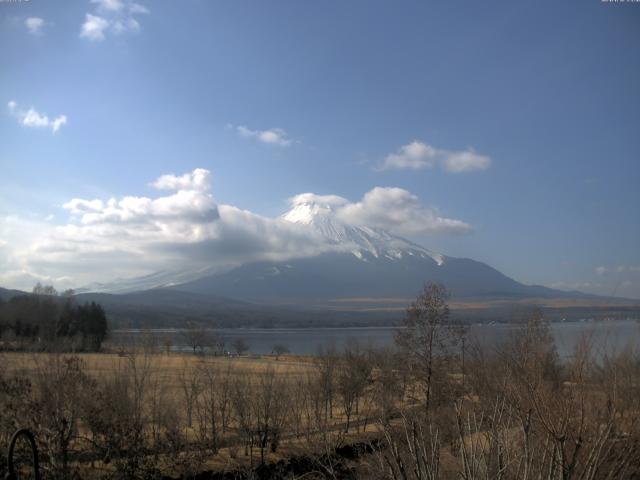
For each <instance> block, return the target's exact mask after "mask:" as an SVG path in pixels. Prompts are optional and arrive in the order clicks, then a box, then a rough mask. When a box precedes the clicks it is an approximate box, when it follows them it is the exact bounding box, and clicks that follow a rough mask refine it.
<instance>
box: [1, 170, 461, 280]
mask: <svg viewBox="0 0 640 480" xmlns="http://www.w3.org/2000/svg"><path fill="white" fill-rule="evenodd" d="M150 186H151V187H152V188H154V189H155V190H157V191H158V192H159V195H158V196H155V197H154V198H151V197H146V196H134V195H127V196H124V197H122V198H109V199H106V200H105V199H84V198H72V199H71V200H69V201H67V202H66V203H64V204H63V205H62V207H63V209H64V210H65V211H66V212H68V215H69V217H68V220H67V221H66V222H65V223H63V224H59V225H54V224H52V223H51V222H48V221H44V220H26V219H23V218H20V217H16V216H12V217H2V218H0V267H1V268H0V271H1V272H2V273H0V284H2V285H4V286H10V287H15V288H30V287H31V286H32V285H33V283H34V282H35V281H46V282H52V283H55V284H56V285H57V286H58V287H59V288H66V287H78V286H81V285H83V284H87V283H91V282H95V281H111V280H113V279H116V278H128V277H133V276H138V275H145V274H150V273H153V272H158V271H171V270H176V271H177V270H184V269H198V268H201V269H208V270H211V271H216V270H224V269H228V268H232V267H235V266H238V265H241V264H244V263H247V262H252V261H260V260H270V261H283V260H287V259H291V258H303V257H309V256H314V255H317V254H320V253H323V252H326V251H330V250H340V249H345V248H348V246H344V245H336V244H331V243H328V242H327V241H326V238H323V237H322V236H321V235H318V233H317V232H316V231H314V230H313V229H309V228H306V227H305V225H304V224H300V223H294V222H290V221H286V220H285V219H284V218H282V217H278V218H269V217H265V216H262V215H259V214H256V213H253V212H251V211H248V210H243V209H241V208H238V207H236V206H232V205H226V204H220V203H218V202H217V201H216V200H215V199H214V197H213V194H212V188H211V173H210V172H209V171H208V170H206V169H202V168H197V169H195V170H193V171H192V172H189V173H186V174H183V175H175V174H166V175H161V176H160V177H158V178H157V179H156V180H155V181H153V182H151V183H150ZM301 203H306V204H309V205H317V206H319V207H320V208H325V209H327V211H328V212H329V213H330V214H331V215H332V216H333V217H334V218H335V219H336V221H339V222H343V223H345V224H352V225H362V226H368V227H374V228H381V229H384V230H389V231H391V232H394V233H397V234H402V235H411V234H452V233H466V232H468V231H470V229H471V226H470V225H468V224H467V223H465V222H463V221H461V220H457V219H453V218H447V217H444V216H442V215H441V214H439V213H438V211H437V210H436V209H435V208H433V207H428V206H424V205H422V204H421V203H420V200H419V199H418V197H417V196H415V195H413V194H411V193H410V192H408V191H407V190H404V189H401V188H389V187H384V188H383V187H375V188H373V189H371V190H370V191H368V192H366V193H365V194H364V196H363V197H362V199H360V200H358V201H355V202H353V201H350V200H348V199H346V198H343V197H340V196H337V195H316V194H314V193H304V194H300V195H297V196H294V197H293V198H291V199H290V204H291V207H292V208H295V207H296V206H298V205H300V204H301Z"/></svg>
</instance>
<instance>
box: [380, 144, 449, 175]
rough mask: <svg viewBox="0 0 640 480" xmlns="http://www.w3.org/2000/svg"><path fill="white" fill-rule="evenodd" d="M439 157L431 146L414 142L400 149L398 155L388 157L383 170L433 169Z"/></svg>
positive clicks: (392, 154) (393, 154)
mask: <svg viewBox="0 0 640 480" xmlns="http://www.w3.org/2000/svg"><path fill="white" fill-rule="evenodd" d="M437 156H438V151H437V150H436V149H435V148H433V147H432V146H431V145H427V144H426V143H423V142H418V141H417V140H414V141H413V142H411V143H409V144H407V145H403V146H402V147H400V148H399V149H398V152H397V153H390V154H389V155H387V156H386V158H385V159H384V163H383V164H382V166H381V169H383V170H385V169H388V168H411V169H414V170H418V169H421V168H431V167H433V166H434V165H435V163H436V158H437Z"/></svg>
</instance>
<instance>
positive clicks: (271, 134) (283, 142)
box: [236, 125, 293, 147]
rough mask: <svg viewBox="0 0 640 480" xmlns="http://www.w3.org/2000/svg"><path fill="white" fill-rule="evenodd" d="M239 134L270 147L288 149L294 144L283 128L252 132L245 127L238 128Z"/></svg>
mask: <svg viewBox="0 0 640 480" xmlns="http://www.w3.org/2000/svg"><path fill="white" fill-rule="evenodd" d="M236 130H237V132H238V133H239V134H240V135H241V136H243V137H245V138H255V139H256V140H258V141H260V142H262V143H267V144H270V145H277V146H280V147H288V146H289V145H291V144H292V143H293V142H292V140H291V139H290V138H289V136H288V134H287V132H285V131H284V130H283V129H281V128H270V129H269V130H251V129H250V128H247V127H245V126H243V125H239V126H238V127H237V128H236Z"/></svg>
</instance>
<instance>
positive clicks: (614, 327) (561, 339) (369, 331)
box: [110, 320, 640, 357]
mask: <svg viewBox="0 0 640 480" xmlns="http://www.w3.org/2000/svg"><path fill="white" fill-rule="evenodd" d="M519 328H521V327H520V326H518V325H515V324H493V325H472V326H471V327H470V329H469V338H470V339H475V340H476V341H478V342H480V344H482V345H484V346H488V347H491V346H498V345H500V344H501V343H502V342H504V341H505V340H508V339H509V337H510V335H511V334H512V333H513V332H514V331H516V330H517V329H519ZM396 330H397V327H354V328H292V329H261V328H246V329H244V328H237V329H216V330H212V331H211V332H212V333H216V334H218V335H222V337H223V338H224V341H225V345H226V347H225V348H226V349H227V350H231V345H232V343H233V341H234V340H236V339H238V338H242V339H243V340H244V341H246V342H247V344H248V345H249V351H250V352H251V353H255V354H269V353H271V352H272V350H273V346H274V345H286V346H287V348H288V349H289V351H290V352H291V353H293V354H299V355H309V354H315V353H317V352H318V350H319V349H320V348H324V349H326V348H328V347H331V346H333V347H335V348H336V349H338V350H342V349H343V348H344V347H345V345H347V344H348V343H349V342H354V341H357V342H358V343H359V344H360V345H361V346H364V347H369V346H370V347H386V346H391V345H392V344H393V336H394V332H395V331H396ZM551 333H552V335H553V337H554V340H555V342H556V347H557V349H558V353H559V354H560V355H561V356H562V357H569V356H571V355H572V354H573V351H574V350H575V347H576V345H577V343H578V342H579V341H580V339H581V338H583V336H584V335H590V336H591V337H592V341H593V343H594V345H595V346H596V347H597V348H599V349H601V350H602V351H611V350H614V349H621V348H624V347H626V346H628V345H632V346H635V347H636V348H639V347H640V323H638V322H637V321H635V320H611V321H585V322H562V323H552V324H551ZM145 338H146V339H148V338H153V339H154V341H155V342H156V343H158V344H159V345H163V343H164V340H165V339H169V340H170V343H171V349H172V350H188V349H189V348H190V347H189V346H188V344H187V341H186V338H185V335H184V330H180V329H155V330H136V329H130V330H115V331H113V332H112V333H111V337H110V342H111V343H112V344H115V345H135V344H141V343H143V341H145Z"/></svg>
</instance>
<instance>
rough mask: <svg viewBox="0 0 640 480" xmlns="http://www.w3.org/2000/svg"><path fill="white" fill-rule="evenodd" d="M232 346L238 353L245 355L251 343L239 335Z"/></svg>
mask: <svg viewBox="0 0 640 480" xmlns="http://www.w3.org/2000/svg"><path fill="white" fill-rule="evenodd" d="M231 346H232V347H233V349H234V350H235V352H236V353H237V354H238V355H243V354H244V353H246V352H248V351H249V344H248V343H247V341H246V340H245V339H244V338H242V337H238V338H236V339H235V340H234V341H233V342H231Z"/></svg>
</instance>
